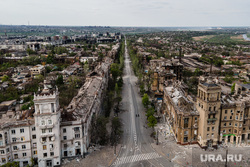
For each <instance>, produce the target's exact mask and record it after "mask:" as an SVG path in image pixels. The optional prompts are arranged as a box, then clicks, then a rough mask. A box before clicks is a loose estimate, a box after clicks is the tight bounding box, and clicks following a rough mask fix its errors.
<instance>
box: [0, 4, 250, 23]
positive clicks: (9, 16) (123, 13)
mask: <svg viewBox="0 0 250 167" xmlns="http://www.w3.org/2000/svg"><path fill="white" fill-rule="evenodd" d="M249 6H250V1H249V0H237V1H235V0H189V1H187V0H126V1H122V0H40V1H39V0H22V1H18V0H1V6H0V15H1V16H2V17H0V24H4V23H5V24H7V23H8V24H9V23H12V24H24V23H27V20H30V21H31V23H33V24H46V25H111V26H112V25H116V26H119V25H121V26H243V25H245V26H249V25H250V20H249V19H248V17H249V16H250V10H249V9H248V8H249Z"/></svg>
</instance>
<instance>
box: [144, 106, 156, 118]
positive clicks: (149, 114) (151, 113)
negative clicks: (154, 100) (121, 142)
mask: <svg viewBox="0 0 250 167" xmlns="http://www.w3.org/2000/svg"><path fill="white" fill-rule="evenodd" d="M154 113H155V109H154V108H153V107H151V108H149V109H148V110H147V114H146V116H147V118H148V117H150V116H154Z"/></svg>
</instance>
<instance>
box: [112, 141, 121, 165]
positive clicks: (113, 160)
mask: <svg viewBox="0 0 250 167" xmlns="http://www.w3.org/2000/svg"><path fill="white" fill-rule="evenodd" d="M121 148H122V145H121V146H120V149H119V152H118V154H117V155H116V157H114V158H113V159H112V160H111V163H110V162H109V164H110V165H109V167H110V166H112V165H113V164H114V162H115V160H116V159H117V158H118V157H119V156H120V153H121Z"/></svg>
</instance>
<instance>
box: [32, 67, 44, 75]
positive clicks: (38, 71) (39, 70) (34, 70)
mask: <svg viewBox="0 0 250 167" xmlns="http://www.w3.org/2000/svg"><path fill="white" fill-rule="evenodd" d="M44 70H45V67H44V66H43V65H41V64H38V65H36V66H34V67H32V68H30V73H31V76H35V75H39V74H42V73H43V72H44Z"/></svg>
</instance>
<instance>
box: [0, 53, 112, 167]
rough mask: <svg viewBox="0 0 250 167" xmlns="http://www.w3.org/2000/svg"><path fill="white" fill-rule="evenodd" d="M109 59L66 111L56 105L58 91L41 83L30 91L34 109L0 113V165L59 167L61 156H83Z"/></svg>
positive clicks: (99, 109)
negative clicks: (17, 164)
mask: <svg viewBox="0 0 250 167" xmlns="http://www.w3.org/2000/svg"><path fill="white" fill-rule="evenodd" d="M112 62H113V60H112V59H111V58H109V57H105V58H104V60H103V62H101V63H100V64H98V65H97V66H96V68H95V70H94V71H92V72H91V73H89V75H88V76H87V79H86V82H85V84H84V85H83V86H82V87H81V88H80V90H79V92H78V94H77V95H76V96H75V97H74V98H73V99H72V101H71V102H70V104H69V105H68V107H67V109H66V110H63V109H61V108H60V106H59V91H58V89H57V88H51V87H50V86H49V83H47V82H46V81H45V82H44V86H43V89H41V90H39V91H38V92H37V93H35V94H34V108H35V109H34V110H33V109H30V110H26V111H23V112H21V111H16V110H12V109H11V108H10V109H8V110H7V111H5V112H2V113H1V121H0V122H1V123H0V151H1V154H0V165H3V164H5V163H7V162H12V161H18V162H19V163H20V166H21V167H22V166H27V165H28V164H31V158H32V159H34V161H35V162H36V163H38V166H60V165H61V161H62V159H64V158H68V157H76V156H84V155H85V154H86V153H87V149H88V147H89V144H90V133H89V130H90V123H91V119H92V116H93V115H98V114H100V112H101V105H102V101H103V98H104V90H105V89H106V88H107V86H108V77H109V68H110V65H111V64H112Z"/></svg>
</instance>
